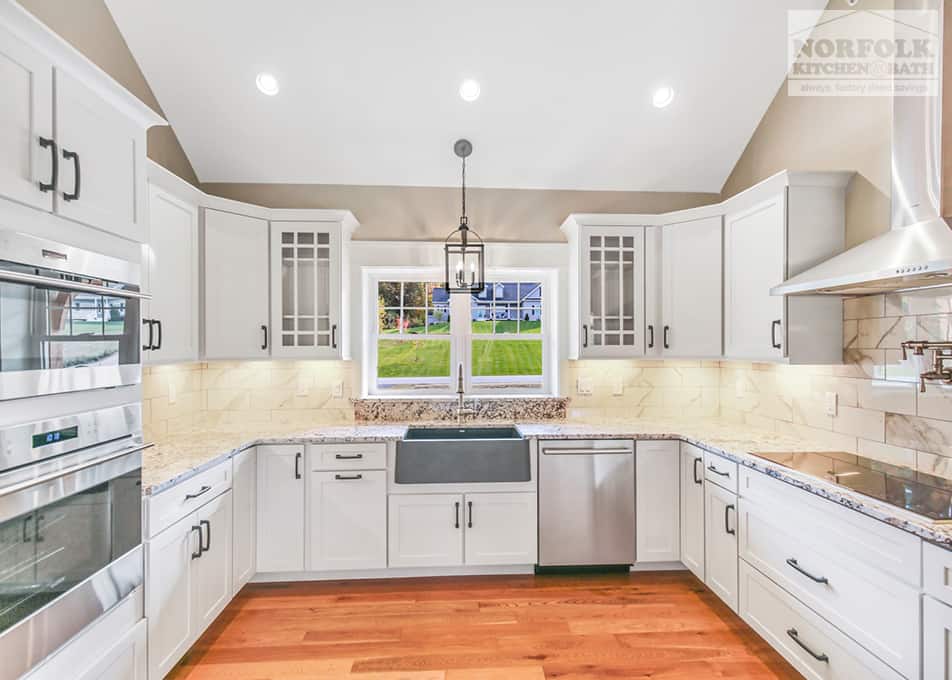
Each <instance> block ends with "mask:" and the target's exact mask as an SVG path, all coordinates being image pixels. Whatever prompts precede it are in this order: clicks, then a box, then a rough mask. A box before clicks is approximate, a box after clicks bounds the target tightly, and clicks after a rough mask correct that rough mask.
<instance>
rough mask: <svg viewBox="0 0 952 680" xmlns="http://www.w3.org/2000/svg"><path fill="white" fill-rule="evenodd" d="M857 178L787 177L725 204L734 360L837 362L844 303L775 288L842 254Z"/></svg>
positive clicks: (728, 326) (727, 306)
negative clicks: (848, 196) (849, 189)
mask: <svg viewBox="0 0 952 680" xmlns="http://www.w3.org/2000/svg"><path fill="white" fill-rule="evenodd" d="M851 177H852V173H845V172H837V173H783V174H781V175H778V176H777V177H776V178H772V179H771V180H768V181H766V182H763V183H762V184H760V185H758V186H756V187H754V188H753V189H751V190H749V191H747V192H744V193H743V194H740V195H738V196H736V197H734V198H732V199H730V200H729V201H728V202H727V206H728V211H727V214H726V215H725V218H724V265H725V276H724V340H725V355H726V356H727V357H728V358H731V359H745V360H754V361H779V362H788V363H792V364H830V363H839V362H840V361H841V360H842V353H843V339H842V333H843V325H842V321H843V314H842V300H841V299H840V298H839V297H836V296H834V297H830V296H819V295H817V296H805V297H799V296H798V297H778V296H771V295H770V288H772V287H773V286H776V285H777V284H779V283H781V282H782V281H784V280H785V279H787V278H789V277H791V276H793V275H795V274H798V273H799V272H801V271H803V270H804V269H807V268H808V267H811V266H813V265H814V264H816V263H818V262H820V261H822V260H825V259H827V258H829V257H832V256H833V255H835V254H837V253H839V252H842V250H843V247H844V244H845V229H846V228H845V217H844V215H845V190H846V185H847V183H848V182H849V180H850V178H851Z"/></svg>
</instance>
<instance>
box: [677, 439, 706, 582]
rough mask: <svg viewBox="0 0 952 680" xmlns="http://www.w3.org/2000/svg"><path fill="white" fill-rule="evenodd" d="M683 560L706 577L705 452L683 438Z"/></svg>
mask: <svg viewBox="0 0 952 680" xmlns="http://www.w3.org/2000/svg"><path fill="white" fill-rule="evenodd" d="M680 458H681V465H680V474H681V513H680V514H681V562H682V563H683V564H684V566H685V567H687V568H688V569H689V570H690V571H691V573H692V574H694V575H695V576H697V577H698V578H699V579H701V580H702V581H703V580H704V484H705V482H704V452H703V451H701V449H699V448H697V447H696V446H694V445H692V444H688V443H686V442H681V456H680Z"/></svg>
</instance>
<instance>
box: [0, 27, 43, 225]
mask: <svg viewBox="0 0 952 680" xmlns="http://www.w3.org/2000/svg"><path fill="white" fill-rule="evenodd" d="M0 91H2V92H3V106H0V196H3V197H4V198H9V199H12V200H14V201H19V202H20V203H26V204H27V205H31V206H33V207H35V208H40V209H41V210H47V211H51V210H52V209H53V193H54V192H53V189H52V187H50V188H48V189H47V190H45V191H42V190H41V189H40V182H43V183H47V184H48V183H51V182H52V179H53V154H54V153H56V152H55V150H54V148H53V146H52V145H50V146H47V147H45V148H44V147H41V146H40V138H41V137H43V138H45V139H52V137H53V65H52V64H51V63H50V62H49V61H47V59H46V58H45V57H44V56H43V55H41V54H40V53H39V52H35V51H34V50H33V49H32V48H30V47H29V46H28V45H27V44H26V43H24V42H21V41H20V39H19V38H17V37H15V36H14V35H13V34H12V33H8V32H7V31H5V30H3V29H0Z"/></svg>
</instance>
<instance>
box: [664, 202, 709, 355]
mask: <svg viewBox="0 0 952 680" xmlns="http://www.w3.org/2000/svg"><path fill="white" fill-rule="evenodd" d="M722 222H723V218H722V217H721V216H720V215H714V216H711V217H704V218H701V219H696V220H689V221H686V222H677V223H673V224H666V225H664V228H663V231H662V252H663V257H662V283H661V287H662V297H663V303H662V308H663V321H664V323H663V324H662V328H661V344H662V349H663V352H662V353H663V355H664V356H673V357H692V358H707V357H719V356H720V355H721V352H722V351H723V344H722V342H721V340H722V327H723V323H722V316H721V315H722V307H723V305H722V287H723V282H722V275H723V267H722V251H723V243H722V241H723V233H722V232H723V228H722Z"/></svg>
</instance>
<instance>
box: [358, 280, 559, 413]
mask: <svg viewBox="0 0 952 680" xmlns="http://www.w3.org/2000/svg"><path fill="white" fill-rule="evenodd" d="M442 278H443V271H442V270H441V269H436V268H433V267H364V268H363V275H362V288H363V309H362V313H363V328H364V333H363V335H364V337H363V352H362V353H361V356H362V360H363V362H364V366H363V369H364V370H362V371H361V373H362V375H363V378H364V379H363V381H362V382H363V385H362V390H361V392H362V394H363V396H364V397H369V398H375V399H387V398H393V399H406V398H413V399H445V398H447V397H449V396H454V395H455V393H456V379H457V371H458V367H459V366H460V364H462V366H463V389H464V391H465V392H466V394H467V396H479V397H491V398H499V399H509V398H522V397H549V396H556V395H557V393H558V385H559V380H558V356H559V352H558V336H559V334H558V314H557V310H558V308H559V307H558V280H559V279H558V270H556V269H554V268H553V269H549V268H546V269H523V268H488V269H487V270H486V280H487V283H488V284H491V283H494V282H503V281H505V282H517V283H518V282H526V281H529V282H536V281H537V282H539V283H540V284H541V286H542V299H543V304H542V327H541V329H540V334H539V338H540V342H542V386H541V387H540V388H538V389H521V390H518V391H515V390H514V391H511V392H510V391H504V390H499V391H496V390H492V389H480V388H479V386H478V385H476V386H474V385H473V378H472V376H471V366H472V354H471V348H472V341H473V337H474V336H473V333H472V326H471V325H470V324H469V323H468V321H469V319H470V316H471V314H472V312H471V309H470V299H471V298H470V296H469V295H452V296H451V297H450V318H451V319H466V320H467V322H466V323H464V324H462V329H463V330H460V324H459V322H456V323H455V324H454V323H452V322H451V333H450V335H448V336H438V337H439V338H441V339H442V338H447V339H448V341H449V342H450V367H451V376H450V380H449V385H448V387H447V388H446V389H434V390H432V391H431V390H420V389H416V390H400V389H387V390H385V391H381V390H379V389H378V388H377V368H376V367H377V340H378V337H379V329H378V324H377V322H376V315H377V284H378V283H379V282H381V281H441V280H442ZM454 331H455V332H454ZM387 337H388V339H394V340H399V339H416V340H420V339H424V338H425V337H431V338H433V337H434V336H419V335H413V336H407V337H403V336H402V335H388V336H387ZM480 337H485V338H487V339H488V338H490V337H493V338H496V339H500V340H504V339H523V340H524V339H526V338H525V337H523V336H520V335H518V334H514V333H507V334H503V335H495V336H490V335H482V334H480V335H477V336H476V338H477V339H479V338H480ZM533 339H534V338H533ZM437 341H438V340H437ZM392 380H393V381H394V382H393V383H392V384H399V382H400V381H401V380H405V381H406V382H407V383H408V384H409V383H412V384H419V383H420V382H421V381H420V380H418V379H415V378H406V379H399V378H397V379H392ZM491 380H492V379H491V378H488V379H487V378H479V379H478V381H480V382H483V383H484V384H485V383H487V382H490V381H491ZM506 381H507V382H508V381H511V378H508V377H507V378H506Z"/></svg>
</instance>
